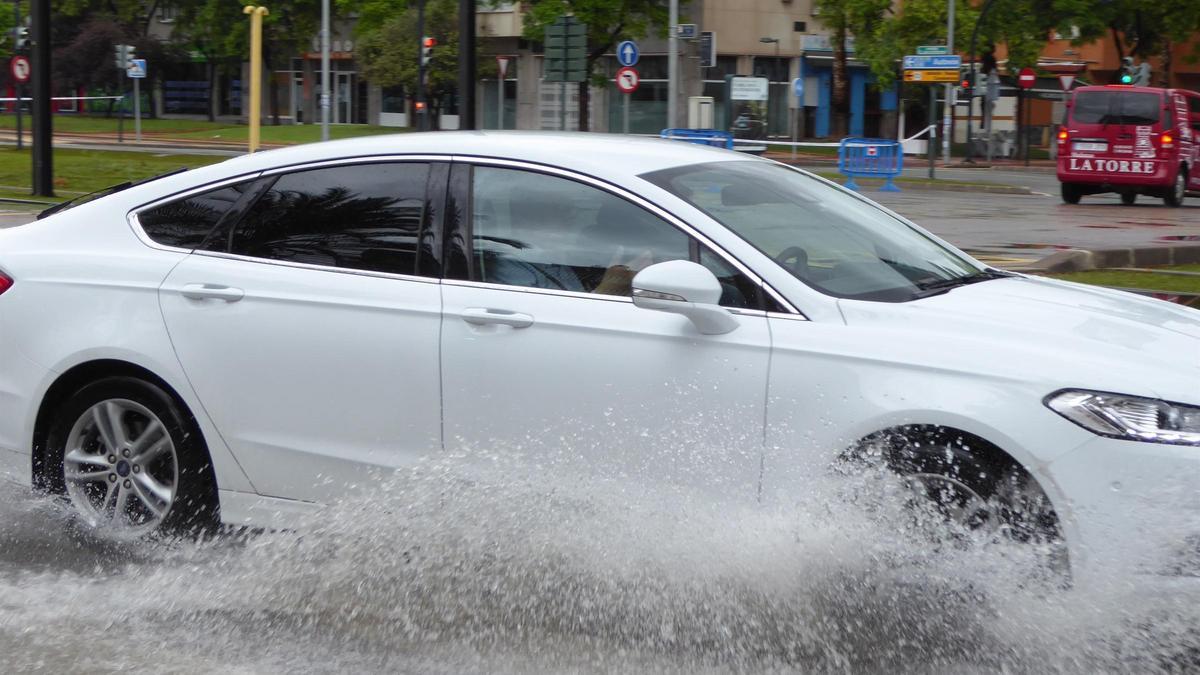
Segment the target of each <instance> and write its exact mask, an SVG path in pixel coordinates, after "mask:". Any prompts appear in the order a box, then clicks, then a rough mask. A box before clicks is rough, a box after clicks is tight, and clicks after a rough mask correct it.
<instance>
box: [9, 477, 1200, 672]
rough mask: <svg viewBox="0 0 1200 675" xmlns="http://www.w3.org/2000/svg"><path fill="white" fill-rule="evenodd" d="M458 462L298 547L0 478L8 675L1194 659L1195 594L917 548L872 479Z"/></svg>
mask: <svg viewBox="0 0 1200 675" xmlns="http://www.w3.org/2000/svg"><path fill="white" fill-rule="evenodd" d="M464 467H465V463H462V462H458V461H450V460H444V461H440V462H428V463H424V464H421V465H420V466H417V467H415V468H413V469H410V470H405V471H403V472H400V473H399V474H397V475H396V476H395V477H392V478H389V479H388V480H386V481H382V482H381V483H380V484H379V485H377V486H374V488H373V489H371V490H370V491H369V492H365V493H363V494H362V495H361V496H359V497H356V498H353V499H351V500H348V501H346V502H343V503H340V504H337V505H334V506H330V507H327V508H325V509H323V510H321V511H320V512H318V513H316V514H314V515H313V517H312V518H311V521H310V522H308V523H306V524H304V525H303V526H302V527H299V528H297V529H295V530H294V531H287V532H267V533H255V534H248V533H237V534H226V535H222V536H219V537H216V538H214V539H211V540H207V541H202V542H196V541H190V540H189V541H161V542H154V543H148V544H147V543H144V544H140V545H127V544H126V545H116V544H105V543H103V542H100V541H97V540H96V539H94V538H92V537H89V536H88V535H86V534H82V533H79V532H78V531H76V530H74V529H73V528H72V527H71V526H70V525H69V521H70V519H69V518H68V517H67V515H66V512H65V510H64V508H63V507H62V506H61V505H60V504H59V503H58V502H57V501H55V500H52V499H49V498H34V497H29V496H26V494H25V493H24V492H23V491H22V490H21V489H20V488H15V487H12V486H8V485H0V654H3V662H4V670H5V671H8V672H22V671H44V672H55V673H62V672H82V671H85V670H86V671H94V670H101V671H115V670H125V671H154V672H218V671H219V672H247V673H259V672H289V673H292V672H329V671H340V670H355V671H363V672H447V673H459V672H555V673H558V672H602V671H612V672H631V671H636V672H656V673H657V672H666V673H672V672H680V673H684V672H686V673H691V672H731V671H736V672H747V671H750V672H793V671H797V672H897V671H907V672H933V673H961V672H993V671H997V670H1003V671H1015V672H1022V671H1036V672H1072V673H1073V672H1097V671H1140V672H1150V671H1163V672H1172V671H1173V672H1178V671H1181V670H1189V669H1196V668H1200V656H1198V654H1200V621H1198V619H1200V608H1198V607H1197V604H1196V603H1195V602H1194V601H1191V602H1189V601H1187V600H1185V598H1184V597H1183V596H1178V597H1170V596H1166V597H1164V596H1161V595H1150V594H1147V593H1144V592H1143V589H1142V588H1140V587H1139V585H1138V582H1137V580H1136V579H1134V578H1132V577H1131V576H1129V575H1116V576H1115V577H1114V580H1113V582H1112V583H1110V584H1107V585H1105V584H1101V585H1090V586H1089V588H1088V590H1087V591H1083V590H1082V589H1079V588H1075V589H1068V588H1064V585H1063V584H1062V583H1061V580H1060V579H1056V577H1054V576H1053V575H1048V574H1046V573H1045V572H1046V571H1045V570H1044V569H1039V566H1040V565H1041V562H1040V561H1041V560H1042V558H1040V557H1039V556H1038V555H1036V554H1035V552H1031V551H1030V550H1029V549H1028V548H1027V547H1021V546H1018V545H1013V544H1002V543H994V544H983V543H979V542H974V544H972V543H971V542H968V543H967V545H962V539H961V538H958V539H955V538H950V539H945V538H944V539H941V540H938V541H931V539H930V538H929V536H926V534H925V533H927V531H928V528H926V527H924V524H925V523H923V520H924V519H925V518H926V516H929V515H931V514H921V513H916V512H914V511H913V510H912V509H911V508H909V509H906V508H903V507H902V502H904V501H905V498H904V497H903V495H904V494H907V493H905V492H904V491H903V490H902V489H900V488H898V487H896V486H892V487H893V489H891V490H889V489H887V488H881V485H882V483H880V482H879V481H878V480H876V479H868V478H864V477H861V476H858V477H856V476H850V477H845V476H843V477H829V478H827V479H822V480H820V481H814V482H815V483H817V485H815V486H814V488H813V490H812V492H811V494H810V495H809V496H807V497H806V498H805V499H804V500H803V501H802V502H801V503H797V504H791V505H788V506H786V507H783V506H779V507H769V508H768V507H764V506H761V505H757V504H748V503H735V502H719V501H714V500H713V499H712V498H711V497H709V496H707V495H705V494H703V493H699V492H689V491H686V490H683V489H679V488H673V487H668V486H665V485H640V484H636V483H631V482H628V481H620V482H617V481H604V480H600V479H597V478H595V477H594V476H588V477H586V478H584V477H583V476H582V475H580V476H571V475H569V474H566V473H563V472H554V471H549V470H546V469H544V468H543V469H541V470H540V471H541V473H539V474H531V473H528V472H527V471H523V470H518V469H508V468H504V467H500V466H495V467H493V468H492V469H491V470H489V471H487V472H484V473H480V472H479V471H478V470H477V467H476V468H473V469H471V470H466V469H465V468H464ZM864 494H869V495H870V496H871V498H870V499H868V500H864V499H862V496H863V495H864ZM864 501H865V502H866V503H864ZM955 542H957V544H956V543H955Z"/></svg>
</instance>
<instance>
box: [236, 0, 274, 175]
mask: <svg viewBox="0 0 1200 675" xmlns="http://www.w3.org/2000/svg"><path fill="white" fill-rule="evenodd" d="M242 13H244V14H249V15H250V109H249V114H248V117H249V122H250V134H249V135H250V143H249V145H250V152H254V151H256V150H258V140H259V138H258V135H259V124H260V123H261V122H262V115H261V112H262V19H263V17H264V16H266V15H267V13H268V12H267V8H266V7H255V6H254V5H246V7H245V8H244V9H243V10H242Z"/></svg>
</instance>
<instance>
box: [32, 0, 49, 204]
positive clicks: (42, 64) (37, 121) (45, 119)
mask: <svg viewBox="0 0 1200 675" xmlns="http://www.w3.org/2000/svg"><path fill="white" fill-rule="evenodd" d="M32 9H33V26H32V28H33V194H35V195H38V196H40V197H53V196H54V147H53V146H54V141H53V133H54V129H53V127H52V126H51V125H52V121H51V119H50V69H51V64H50V0H33V8H32Z"/></svg>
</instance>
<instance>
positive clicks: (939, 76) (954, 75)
mask: <svg viewBox="0 0 1200 675" xmlns="http://www.w3.org/2000/svg"><path fill="white" fill-rule="evenodd" d="M904 81H905V82H958V71H957V70H906V71H904Z"/></svg>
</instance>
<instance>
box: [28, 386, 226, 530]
mask: <svg viewBox="0 0 1200 675" xmlns="http://www.w3.org/2000/svg"><path fill="white" fill-rule="evenodd" d="M47 443H48V444H49V450H50V453H51V457H53V458H54V459H55V460H56V462H55V466H56V467H57V473H56V475H55V476H54V478H55V479H56V480H55V481H54V483H57V484H58V485H59V486H60V487H61V488H62V490H63V491H64V492H65V493H66V495H67V497H68V499H69V501H70V503H71V506H72V507H73V508H74V511H75V513H76V515H77V516H78V517H79V519H80V520H81V521H82V522H83V524H84V525H85V526H86V527H88V528H89V529H91V530H94V531H97V532H101V533H103V534H104V535H106V536H115V537H118V538H122V539H128V538H137V537H141V536H145V535H149V534H152V533H158V532H177V531H180V530H189V529H208V528H210V527H212V526H214V525H215V524H216V522H217V515H216V514H217V500H216V481H215V479H214V476H213V471H212V466H211V462H210V460H209V456H208V450H207V448H205V446H204V443H203V440H202V439H201V436H200V434H199V432H198V430H197V429H196V426H195V422H194V420H193V419H192V418H191V416H190V415H189V414H187V412H186V411H185V410H184V409H183V408H182V406H181V405H180V404H179V403H177V402H176V401H175V399H174V398H173V397H172V396H171V395H170V394H168V393H167V392H165V391H163V390H162V389H161V388H160V387H158V386H156V385H154V384H151V383H149V382H146V381H144V380H140V379H136V378H132V377H110V378H106V379H103V380H99V381H96V382H93V383H91V384H89V385H87V386H85V387H83V388H81V389H80V390H79V391H78V392H76V393H75V394H74V395H73V396H71V397H70V398H69V399H67V400H66V401H65V402H64V403H63V404H62V405H61V406H60V407H59V409H58V411H57V412H56V414H55V417H54V420H53V422H52V424H51V427H50V433H49V435H48V437H47Z"/></svg>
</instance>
